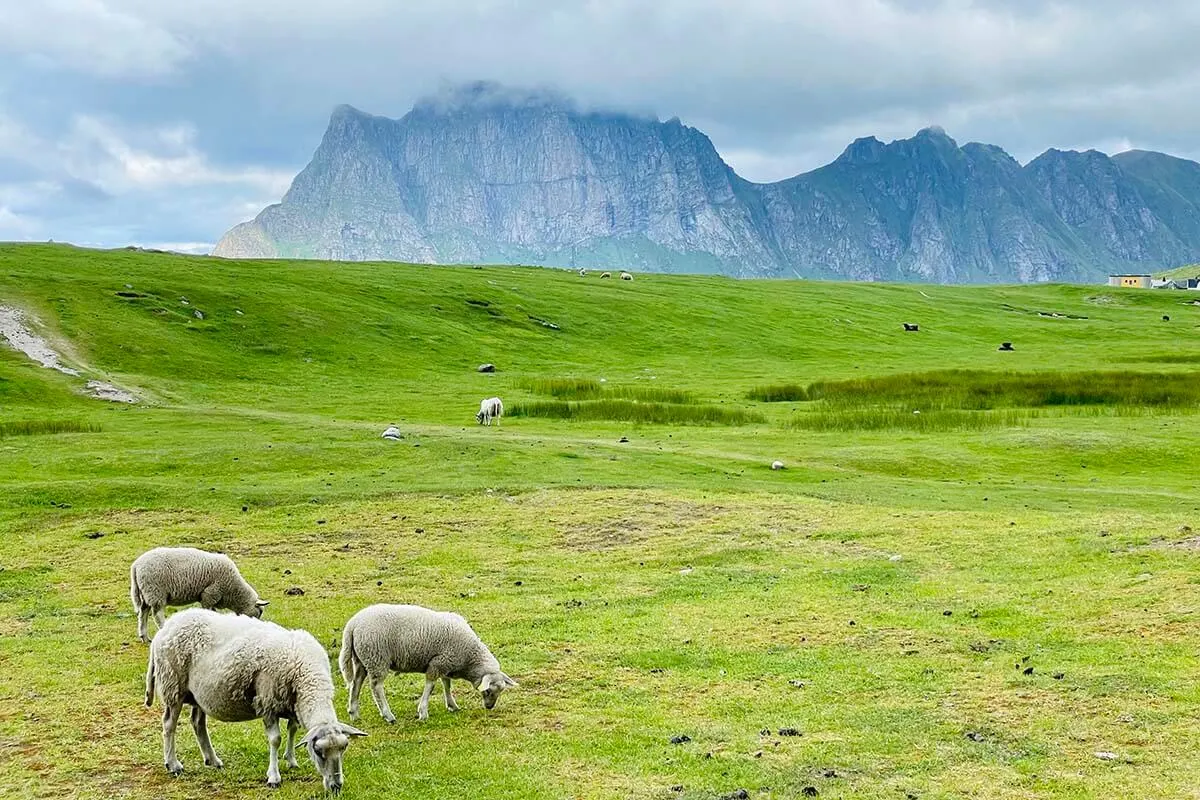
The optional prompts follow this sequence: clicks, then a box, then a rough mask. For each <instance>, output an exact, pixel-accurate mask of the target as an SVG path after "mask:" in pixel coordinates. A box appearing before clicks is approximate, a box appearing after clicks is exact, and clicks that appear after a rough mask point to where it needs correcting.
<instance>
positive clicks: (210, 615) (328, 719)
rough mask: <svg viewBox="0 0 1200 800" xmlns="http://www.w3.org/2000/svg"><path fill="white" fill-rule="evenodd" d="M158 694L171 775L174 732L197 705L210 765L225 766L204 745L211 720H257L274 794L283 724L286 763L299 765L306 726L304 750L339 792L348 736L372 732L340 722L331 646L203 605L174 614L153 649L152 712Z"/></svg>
mask: <svg viewBox="0 0 1200 800" xmlns="http://www.w3.org/2000/svg"><path fill="white" fill-rule="evenodd" d="M156 688H157V693H158V697H159V699H161V700H162V704H163V763H164V764H165V765H166V767H167V770H168V771H169V772H171V773H172V774H174V775H178V774H179V773H181V772H182V771H183V764H181V763H180V762H179V759H178V758H177V757H176V755H175V727H176V725H177V723H178V722H179V716H180V713H181V712H182V710H183V706H184V704H185V703H186V704H188V705H190V706H191V707H192V729H193V730H194V731H195V732H196V740H197V741H198V742H199V743H200V752H201V753H203V754H204V763H205V765H206V766H209V767H220V766H221V765H222V764H221V759H219V758H218V757H217V754H216V753H215V752H213V746H212V742H211V741H210V740H209V738H208V717H210V716H211V717H213V719H219V720H221V721H222V722H246V721H248V720H252V719H261V720H262V721H263V726H264V727H265V728H266V733H267V745H268V748H269V750H270V764H269V766H268V767H267V784H268V785H269V786H271V787H278V786H279V784H280V777H279V745H280V742H281V736H280V733H279V721H280V720H287V723H288V725H287V749H286V750H285V751H284V758H285V759H286V760H287V764H288V766H289V767H293V768H295V767H296V766H297V764H296V731H297V730H298V729H299V728H300V727H303V728H304V729H305V731H306V733H305V735H304V738H303V739H301V740H300V744H302V745H307V747H308V755H309V757H310V758H311V759H312V762H313V764H314V765H315V766H316V768H317V771H318V772H320V773H321V778H322V780H323V781H324V784H325V789H326V791H333V792H336V791H339V790H341V788H342V783H343V782H344V778H343V777H342V755H343V753H344V752H345V750H346V746H347V745H348V744H349V743H350V737H352V736H366V735H367V734H366V733H364V732H363V731H360V730H359V729H357V728H354V727H351V726H349V725H344V724H342V723H341V722H338V718H337V711H335V710H334V708H333V677H332V675H331V673H330V669H329V656H327V655H326V654H325V648H323V647H321V645H320V643H318V642H317V640H316V639H314V638H313V637H312V635H311V634H310V633H308V632H307V631H301V630H288V629H287V628H283V627H280V626H279V625H276V624H275V623H273V622H263V621H262V620H257V619H248V618H244V617H236V616H231V615H226V614H218V613H217V612H215V611H209V610H207V609H201V608H189V609H188V610H186V611H181V612H180V613H178V614H175V615H174V616H172V617H171V619H170V620H168V621H167V623H166V625H164V626H163V627H162V629H161V630H159V632H158V636H156V637H154V642H153V643H152V644H151V645H150V660H149V664H148V666H147V668H146V707H147V708H149V707H150V705H151V704H152V703H153V701H154V695H155V689H156Z"/></svg>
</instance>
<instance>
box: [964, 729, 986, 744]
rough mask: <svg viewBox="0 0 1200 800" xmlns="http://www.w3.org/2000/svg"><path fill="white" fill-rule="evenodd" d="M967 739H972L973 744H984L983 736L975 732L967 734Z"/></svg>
mask: <svg viewBox="0 0 1200 800" xmlns="http://www.w3.org/2000/svg"><path fill="white" fill-rule="evenodd" d="M967 738H968V739H970V740H971V741H972V742H982V741H983V734H982V733H977V732H975V731H970V732H969V733H967Z"/></svg>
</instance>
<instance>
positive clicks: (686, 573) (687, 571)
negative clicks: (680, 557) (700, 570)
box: [679, 567, 694, 575]
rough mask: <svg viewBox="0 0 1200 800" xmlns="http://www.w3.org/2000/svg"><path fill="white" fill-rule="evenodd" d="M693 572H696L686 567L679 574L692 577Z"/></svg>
mask: <svg viewBox="0 0 1200 800" xmlns="http://www.w3.org/2000/svg"><path fill="white" fill-rule="evenodd" d="M693 571H694V570H693V569H692V568H691V567H684V568H683V569H681V570H679V574H680V575H691V574H692V572H693Z"/></svg>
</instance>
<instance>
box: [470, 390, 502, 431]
mask: <svg viewBox="0 0 1200 800" xmlns="http://www.w3.org/2000/svg"><path fill="white" fill-rule="evenodd" d="M502 416H504V403H502V402H500V398H499V397H489V398H488V399H486V400H483V401H481V402H480V403H479V413H478V414H476V415H475V421H476V422H478V423H479V424H480V425H491V424H492V420H496V426H497V427H499V425H500V418H501V417H502Z"/></svg>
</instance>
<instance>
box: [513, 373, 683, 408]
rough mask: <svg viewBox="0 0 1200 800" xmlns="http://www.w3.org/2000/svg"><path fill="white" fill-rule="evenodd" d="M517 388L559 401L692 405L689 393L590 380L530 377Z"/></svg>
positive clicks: (657, 387) (665, 388)
mask: <svg viewBox="0 0 1200 800" xmlns="http://www.w3.org/2000/svg"><path fill="white" fill-rule="evenodd" d="M518 386H519V387H520V388H522V389H525V390H526V391H529V392H531V393H533V394H540V395H549V396H551V397H556V398H559V399H560V400H601V399H605V400H615V399H623V400H634V401H637V402H641V403H678V404H686V403H695V402H696V398H695V396H694V395H692V394H691V393H690V392H685V391H682V390H680V389H671V388H668V387H663V386H629V385H623V386H611V385H606V383H602V382H601V381H599V380H594V379H590V378H533V379H530V380H524V381H521V382H520V383H519V384H518Z"/></svg>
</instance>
